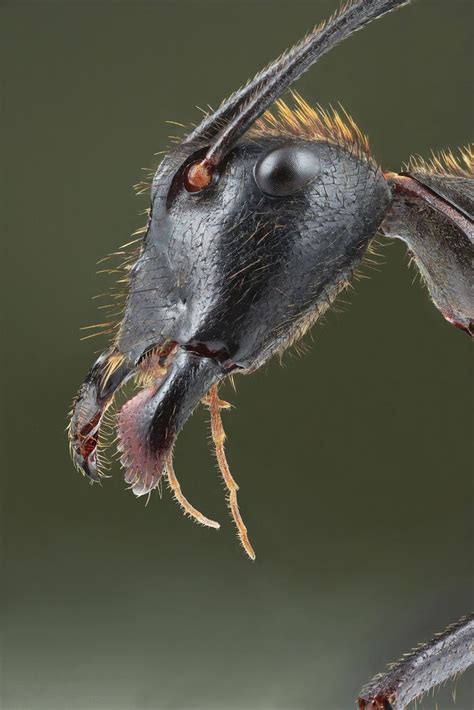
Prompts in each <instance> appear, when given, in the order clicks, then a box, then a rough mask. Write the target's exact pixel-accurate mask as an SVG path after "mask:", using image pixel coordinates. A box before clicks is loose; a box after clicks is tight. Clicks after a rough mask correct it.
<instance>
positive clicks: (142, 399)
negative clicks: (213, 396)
mask: <svg viewBox="0 0 474 710" xmlns="http://www.w3.org/2000/svg"><path fill="white" fill-rule="evenodd" d="M114 357H115V358H116V360H115V361H114V360H113V358H114ZM124 363H125V360H124V358H123V357H122V356H119V355H117V354H114V355H111V354H110V353H105V354H104V355H103V356H101V358H99V360H98V361H97V363H96V364H95V365H94V367H93V368H92V370H91V372H90V374H89V376H88V377H87V379H86V381H85V382H84V384H83V386H82V387H81V390H80V391H79V395H78V397H77V398H76V401H75V404H74V407H73V412H72V418H71V424H70V429H69V433H70V442H71V451H72V455H73V459H74V461H75V463H76V465H77V467H78V468H79V469H80V470H81V471H82V472H83V473H84V474H85V475H87V476H88V477H89V478H90V479H91V480H93V481H97V480H99V479H100V472H99V471H98V469H97V446H98V441H99V431H100V427H101V424H102V422H103V417H104V414H105V411H106V409H107V408H108V406H109V405H110V404H111V402H112V399H113V396H114V394H115V392H116V391H117V390H118V388H119V387H120V386H121V385H122V384H123V383H124V382H125V380H126V379H128V378H129V377H130V376H131V375H132V374H134V371H135V374H136V375H137V378H138V380H139V382H140V383H141V384H142V386H143V389H142V390H141V391H140V392H139V393H138V394H137V395H135V396H134V397H132V398H131V399H130V400H129V401H128V402H127V403H126V404H125V405H124V406H123V407H122V409H121V411H120V412H119V414H118V417H117V434H118V450H119V452H120V461H121V463H122V465H123V467H124V468H125V481H126V482H127V483H128V484H129V486H130V487H131V489H132V491H133V492H134V493H135V495H137V496H142V495H145V494H147V493H149V492H150V491H152V490H153V489H154V488H155V487H156V486H157V485H158V482H159V480H160V478H161V475H162V473H163V469H164V467H165V462H166V459H167V457H168V456H169V455H170V454H171V451H172V448H173V445H174V442H175V439H176V436H177V434H178V433H179V431H180V430H181V428H182V426H183V425H184V423H185V421H186V420H187V419H188V417H189V416H190V415H191V414H192V412H193V410H194V409H195V407H196V406H197V404H198V403H199V401H200V400H201V399H202V397H203V396H204V395H205V394H207V392H208V391H209V389H210V387H211V386H212V385H213V384H215V383H216V382H218V381H219V380H220V379H221V377H222V372H221V370H220V368H219V367H218V366H217V365H216V363H215V362H214V361H213V360H211V359H209V358H205V357H199V356H198V355H196V354H193V353H190V352H185V351H183V350H181V349H179V348H178V349H176V347H174V348H173V350H171V351H168V353H166V354H164V353H163V352H161V353H156V351H155V352H154V353H152V354H151V355H149V356H147V357H146V358H144V359H143V361H142V363H141V364H140V365H139V366H138V368H136V369H135V368H131V367H129V366H126V365H125V364H124Z"/></svg>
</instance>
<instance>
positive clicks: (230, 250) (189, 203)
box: [117, 97, 390, 372]
mask: <svg viewBox="0 0 474 710" xmlns="http://www.w3.org/2000/svg"><path fill="white" fill-rule="evenodd" d="M182 150H183V149H182V148H180V149H178V150H176V151H175V152H174V153H173V154H171V155H170V156H168V157H167V158H166V159H165V161H164V164H163V165H162V166H161V167H160V169H159V170H158V173H157V176H156V178H155V181H154V188H153V193H152V205H151V216H150V223H149V227H148V232H147V234H146V237H145V240H144V244H143V248H142V252H141V254H140V256H139V258H138V260H137V262H136V264H135V265H134V267H133V269H132V273H131V275H130V288H129V295H128V301H127V308H126V312H125V316H124V319H123V322H122V325H121V328H120V333H119V336H118V340H117V345H118V348H119V350H120V352H121V353H123V354H124V355H125V356H126V358H127V359H128V360H129V361H130V362H133V363H136V362H138V361H139V360H140V358H141V357H142V356H143V354H144V353H146V352H148V351H150V350H151V349H153V348H156V347H157V346H162V345H163V344H164V343H167V342H174V343H177V344H178V345H179V347H180V348H181V349H184V350H186V351H188V352H194V353H195V354H196V355H201V356H202V355H205V356H206V357H209V358H212V359H214V361H215V362H216V364H217V365H218V366H219V369H220V370H221V371H223V372H228V371H229V370H231V369H236V368H239V369H245V370H249V369H255V368H256V367H258V366H259V365H261V364H262V363H263V362H264V361H265V360H266V359H267V358H268V357H269V356H270V355H272V354H273V353H274V352H275V351H277V350H281V349H282V348H283V347H285V346H286V345H288V344H289V343H290V342H291V341H293V340H294V339H295V338H297V337H299V336H300V335H301V334H302V332H304V330H305V329H306V328H307V327H308V326H309V325H310V324H311V323H312V322H314V320H315V319H316V318H317V317H318V316H319V315H320V314H321V313H322V312H324V310H325V309H326V308H327V306H328V305H329V304H330V302H331V301H332V300H333V298H334V297H335V295H336V294H337V293H338V291H339V290H340V289H341V288H343V287H344V286H345V285H346V284H347V282H348V280H349V278H350V277H351V275H352V273H353V271H354V269H355V267H356V266H357V265H358V263H359V262H360V260H361V258H362V257H363V255H364V252H365V250H366V247H367V244H368V241H369V240H370V238H371V237H372V236H373V235H374V233H375V231H376V229H377V227H378V226H379V224H380V223H381V221H382V220H383V217H384V215H385V213H386V210H387V206H388V204H389V202H390V190H389V188H388V186H387V183H386V181H385V179H384V177H383V175H382V174H381V172H380V171H379V170H378V168H377V166H376V164H375V163H374V161H373V160H372V158H371V157H370V155H369V154H368V148H367V143H366V141H365V139H364V137H363V136H362V135H361V133H360V132H359V131H358V129H357V128H356V126H355V124H354V123H353V121H352V120H351V119H350V118H349V117H346V121H345V122H344V121H343V120H342V118H341V117H340V116H339V115H338V114H337V113H333V114H328V113H325V112H322V111H314V110H312V109H310V107H309V106H308V105H307V104H306V103H305V102H304V101H303V100H302V99H301V98H299V97H296V106H295V108H294V109H293V110H290V109H289V108H288V106H286V104H284V103H282V102H279V104H278V114H277V116H275V115H272V114H265V115H264V116H263V118H262V119H260V120H259V121H258V122H257V123H256V125H255V126H254V127H253V128H252V129H251V130H250V131H248V132H247V133H246V134H245V135H244V136H243V137H242V138H241V139H240V140H239V141H238V142H237V143H236V144H235V145H234V146H233V147H232V148H231V149H230V150H229V151H228V152H227V153H226V155H225V156H224V157H223V159H222V160H221V161H220V162H219V164H218V165H217V166H216V167H215V168H214V169H209V168H208V166H207V163H206V160H207V159H206V157H205V156H206V154H207V153H208V152H209V148H208V147H203V148H198V149H196V150H193V151H191V152H189V153H188V154H186V156H185V157H184V160H183V154H182ZM176 166H177V167H176Z"/></svg>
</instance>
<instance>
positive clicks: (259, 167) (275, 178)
mask: <svg viewBox="0 0 474 710" xmlns="http://www.w3.org/2000/svg"><path fill="white" fill-rule="evenodd" d="M319 172H320V163H319V158H318V157H317V156H316V154H315V153H314V152H313V151H312V150H311V149H310V148H308V147H306V146H302V145H298V144H296V143H287V144H286V145H282V146H280V147H279V148H273V149H272V150H270V151H269V152H268V153H265V155H263V156H262V157H261V158H260V159H259V160H258V162H257V163H256V165H255V168H254V178H255V182H256V183H257V185H258V187H259V188H260V189H261V191H262V192H264V193H265V194H266V195H270V196H271V197H286V196H287V195H293V194H294V193H295V192H297V191H298V190H301V189H302V188H303V187H305V185H307V184H308V183H309V182H310V181H311V180H312V179H313V178H314V177H315V176H316V175H317V174H318V173H319Z"/></svg>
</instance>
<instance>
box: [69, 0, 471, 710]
mask: <svg viewBox="0 0 474 710" xmlns="http://www.w3.org/2000/svg"><path fill="white" fill-rule="evenodd" d="M404 4H406V1H405V2H404V1H403V0H359V1H358V2H352V3H346V4H345V5H344V6H343V8H342V9H341V11H340V12H339V13H337V14H336V15H334V16H333V17H332V18H331V19H330V20H329V21H328V22H327V23H325V24H323V25H320V26H318V27H317V28H315V29H314V30H313V31H312V32H311V33H310V34H308V35H307V37H305V38H304V39H303V40H302V41H301V42H300V43H298V44H297V45H295V47H293V48H292V49H291V50H289V51H288V52H286V53H285V54H283V55H282V57H281V58H280V59H278V60H277V61H276V62H274V63H273V64H271V65H270V66H269V67H268V68H266V69H264V70H263V71H262V72H260V74H257V76H256V77H255V78H254V79H253V80H252V81H250V82H249V83H248V84H247V85H245V86H244V87H243V88H242V89H240V90H239V91H237V92H236V93H234V94H232V96H231V97H230V98H229V99H228V100H227V101H225V102H224V103H223V104H222V105H221V106H220V107H219V108H218V109H217V111H215V112H212V113H209V114H208V115H206V116H205V117H204V119H203V121H202V122H201V123H200V124H199V125H198V126H197V128H195V129H194V130H193V131H192V132H191V133H190V134H189V135H188V136H186V137H185V138H184V139H183V140H182V141H181V142H180V143H179V145H177V146H176V147H175V148H174V149H172V150H170V151H169V152H168V153H167V154H166V155H165V156H164V158H163V160H162V162H161V164H160V166H159V167H158V169H157V171H156V173H155V175H154V178H153V183H152V187H151V199H150V209H149V219H148V223H147V226H146V229H145V234H144V237H143V240H142V241H141V243H140V247H139V252H138V253H137V255H136V258H134V260H133V263H132V264H130V268H129V270H128V276H127V282H128V293H127V299H126V304H125V310H124V314H123V318H122V320H121V321H120V323H119V324H118V328H117V330H116V331H115V332H114V338H113V342H112V344H111V345H110V347H109V348H108V349H107V350H106V351H105V352H104V353H103V355H101V356H100V358H99V359H98V360H97V362H96V363H95V365H94V367H93V368H92V370H91V372H90V374H89V375H88V377H87V379H86V381H85V382H84V384H83V385H82V387H81V389H80V391H79V394H78V396H77V398H76V400H75V403H74V407H73V413H72V418H71V425H70V442H71V450H72V455H73V458H74V461H75V463H76V465H77V466H78V468H79V469H80V470H81V471H82V472H83V473H85V474H86V475H87V476H89V478H90V479H91V480H99V478H100V476H101V473H100V467H98V465H97V450H98V444H99V437H100V427H101V424H102V421H103V417H104V415H105V413H106V410H107V409H108V407H109V406H110V405H111V404H112V402H113V399H114V395H115V393H116V392H117V390H118V389H119V388H120V387H121V386H122V385H123V384H124V383H125V382H126V381H127V380H128V379H130V378H132V377H133V378H135V379H136V381H137V382H138V384H139V386H140V391H139V392H138V394H136V395H135V396H134V397H133V398H132V399H130V400H129V401H128V402H127V403H126V404H125V405H124V406H123V407H122V408H121V410H120V411H119V413H118V415H117V418H116V422H115V423H116V427H117V433H118V448H119V451H120V458H121V462H122V465H123V466H124V468H125V480H126V482H127V483H128V484H129V486H130V487H131V488H132V490H133V492H134V493H135V494H136V495H137V496H141V495H144V494H149V493H151V491H153V490H154V489H155V488H157V486H159V483H160V480H161V479H162V477H163V475H165V476H166V477H167V480H168V482H169V485H170V487H171V488H172V490H173V492H174V494H175V496H176V498H177V500H178V501H179V503H180V504H181V505H182V507H183V508H184V510H185V512H186V513H188V514H189V515H191V516H192V517H193V518H195V519H196V520H197V521H198V522H200V523H202V524H205V525H208V526H210V527H215V528H217V527H218V524H217V523H216V522H214V521H212V520H210V519H208V518H207V517H205V516H204V515H202V513H200V512H199V511H197V510H196V509H195V508H194V507H193V506H192V505H191V504H190V503H189V501H187V500H186V498H185V497H184V495H183V493H182V491H181V488H180V486H179V483H178V480H177V478H176V475H175V473H174V470H173V464H172V451H173V447H174V444H175V441H176V438H177V435H178V433H179V431H180V430H181V428H182V427H183V425H184V423H185V422H186V420H187V418H188V417H189V416H190V414H191V413H192V412H193V410H194V409H195V408H196V406H197V405H198V404H199V402H201V401H202V402H204V403H205V404H206V405H207V406H208V407H209V408H210V412H211V428H212V435H213V440H214V444H215V448H216V454H217V460H218V463H219V468H220V470H221V473H222V476H223V478H224V481H225V484H226V487H227V490H228V502H229V507H230V510H231V513H232V516H233V518H234V521H235V523H236V526H237V531H238V534H239V538H240V540H241V542H242V544H243V546H244V549H245V550H246V552H247V554H248V555H249V556H250V557H251V558H252V559H253V558H254V557H255V553H254V550H253V548H252V545H251V543H250V540H249V536H248V533H247V529H246V527H245V525H244V523H243V520H242V517H241V515H240V511H239V507H238V502H237V490H238V487H237V484H236V482H235V481H234V479H233V477H232V475H231V473H230V470H229V467H228V464H227V461H226V457H225V452H224V438H225V437H224V432H223V428H222V424H221V419H220V410H221V409H222V408H223V407H225V406H226V403H224V402H222V401H221V400H220V399H219V396H218V387H219V384H220V383H221V382H222V381H223V380H225V379H226V378H228V377H231V376H233V375H235V374H238V373H244V374H246V373H251V372H253V371H255V370H256V369H257V368H259V367H260V366H261V365H262V364H263V363H264V362H266V361H267V360H268V359H269V358H270V357H271V356H272V355H274V354H277V353H280V352H282V350H284V349H285V348H287V347H288V346H289V345H290V344H291V343H293V342H295V341H297V340H298V339H299V338H300V337H301V336H302V335H303V334H304V333H305V332H306V330H307V329H308V328H310V327H311V326H312V325H313V324H314V323H315V322H316V321H317V320H318V318H319V317H320V316H321V315H322V314H323V313H324V312H325V310H326V309H327V308H328V307H329V306H330V305H331V303H332V302H333V300H334V299H335V297H336V296H337V294H338V293H339V292H340V291H341V290H342V289H344V288H345V287H346V286H347V285H348V284H349V282H350V280H351V277H352V276H353V274H354V272H355V270H356V269H357V267H358V266H359V264H360V263H361V261H362V260H363V258H364V256H365V254H366V252H367V249H368V247H369V244H370V242H371V240H372V239H373V237H374V236H375V235H376V234H382V235H386V236H391V237H396V238H400V239H402V240H404V241H405V242H406V243H407V245H408V247H409V249H410V251H411V252H412V254H413V257H414V259H415V261H416V263H417V264H418V266H419V269H420V272H421V274H422V276H423V278H424V280H425V282H426V284H427V286H428V289H429V292H430V295H431V297H432V300H433V302H434V304H435V305H436V306H437V308H438V309H439V310H440V311H441V313H442V314H443V315H444V317H445V318H446V319H447V320H448V321H449V322H451V323H453V324H454V325H456V326H457V327H460V328H462V329H463V330H465V331H466V332H468V333H470V334H471V335H472V332H473V322H474V305H473V298H472V291H471V270H470V268H471V259H472V256H473V227H472V215H473V212H474V210H473V204H474V195H473V177H472V165H473V153H472V150H470V149H469V148H466V149H463V150H462V151H461V152H460V153H459V156H458V157H455V156H454V155H453V154H452V153H450V152H447V153H445V154H444V155H442V156H439V157H437V158H433V160H432V161H431V162H427V163H424V162H422V161H411V162H410V163H409V165H408V166H407V169H406V170H405V171H404V172H402V173H394V172H386V171H385V172H384V171H383V170H382V169H381V168H380V166H378V164H377V162H376V161H375V159H374V158H373V157H372V155H371V153H370V150H369V146H368V141H367V139H366V138H365V136H364V135H363V134H362V132H361V131H360V130H359V129H358V128H357V126H356V125H355V123H354V121H353V120H352V119H351V118H350V116H348V115H347V114H345V113H338V112H335V111H328V112H326V111H324V110H323V109H321V108H316V109H312V108H311V107H309V106H308V104H306V102H304V100H303V99H301V97H299V96H298V95H296V94H294V95H293V99H292V103H291V105H290V106H289V105H287V104H286V103H284V102H283V101H282V100H281V99H280V97H281V95H282V94H283V92H284V91H285V90H286V89H288V88H289V87H290V85H291V84H292V83H293V82H294V81H295V80H296V79H297V78H298V77H299V76H300V75H301V74H302V73H303V72H304V71H306V70H307V69H308V68H309V67H310V66H311V65H312V64H313V63H315V62H316V61H317V60H318V59H319V58H320V57H321V56H322V55H323V54H324V53H326V52H327V51H328V50H329V49H330V48H331V47H333V46H335V45H336V44H337V43H338V42H340V41H341V40H343V39H344V38H345V37H347V36H349V35H350V34H352V33H353V32H354V31H356V30H358V29H359V28H361V27H363V26H364V25H365V24H367V23H368V22H370V21H371V20H373V19H376V18H378V17H380V16H381V15H382V14H384V13H386V12H388V11H390V10H392V9H395V8H396V7H398V6H401V5H404ZM274 102H276V105H275V107H274V109H273V110H271V111H270V107H271V105H272V104H273V103H274ZM434 677H435V680H436V682H440V680H442V679H443V678H442V672H441V671H440V670H439V669H438V675H436V674H435V676H434ZM397 692H398V691H396V692H395V691H394V693H392V695H391V696H390V697H391V699H390V700H389V699H387V698H388V696H387V697H385V698H384V697H383V696H382V695H380V698H382V699H381V700H380V698H379V699H377V698H378V696H377V695H376V694H375V695H374V698H375V699H373V698H372V699H371V698H368V699H365V698H362V699H361V707H373V708H376V707H388V705H387V704H385V705H384V704H383V703H390V704H391V705H392V706H393V707H396V702H397V700H396V698H397ZM400 697H402V694H400ZM403 697H404V698H405V699H406V697H408V695H405V696H403ZM393 698H395V700H394V699H393ZM376 702H377V703H379V704H378V705H376V704H375V703H376Z"/></svg>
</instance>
